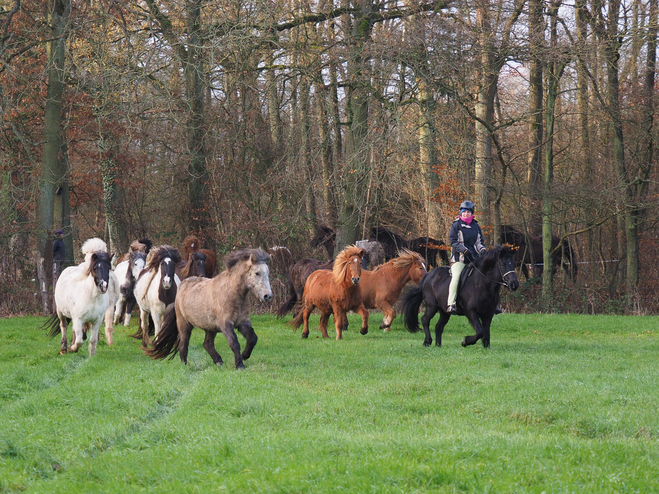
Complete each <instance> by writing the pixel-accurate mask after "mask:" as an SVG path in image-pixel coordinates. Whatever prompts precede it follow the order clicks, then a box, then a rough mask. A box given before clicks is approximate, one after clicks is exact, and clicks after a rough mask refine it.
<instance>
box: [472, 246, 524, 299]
mask: <svg viewBox="0 0 659 494" xmlns="http://www.w3.org/2000/svg"><path fill="white" fill-rule="evenodd" d="M479 261H480V262H479V263H478V264H480V269H481V270H482V271H483V272H489V273H491V275H492V277H493V278H494V279H498V280H499V282H500V283H502V284H503V285H504V286H506V287H508V289H509V290H510V291H511V292H514V291H515V290H517V289H518V288H519V280H518V279H517V273H515V253H514V251H513V250H512V249H511V248H510V247H508V246H505V245H504V246H502V245H497V246H496V247H495V248H494V249H490V250H488V251H486V252H485V254H483V256H482V257H481V259H479Z"/></svg>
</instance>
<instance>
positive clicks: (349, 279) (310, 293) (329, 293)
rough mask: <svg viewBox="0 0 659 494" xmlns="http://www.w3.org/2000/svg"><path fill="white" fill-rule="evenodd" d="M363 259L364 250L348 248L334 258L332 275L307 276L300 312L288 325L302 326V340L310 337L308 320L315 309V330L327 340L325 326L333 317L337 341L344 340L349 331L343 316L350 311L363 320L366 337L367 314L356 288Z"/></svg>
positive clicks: (323, 272) (323, 273) (358, 290)
mask: <svg viewBox="0 0 659 494" xmlns="http://www.w3.org/2000/svg"><path fill="white" fill-rule="evenodd" d="M363 255H364V251H363V249H360V248H359V247H355V246H351V247H348V248H346V249H344V250H343V251H342V252H340V253H339V255H337V256H336V259H335V260H334V267H333V268H332V271H331V272H330V271H327V270H317V271H314V272H313V273H311V274H310V275H309V278H307V282H306V283H305V285H304V295H303V296H302V307H301V310H300V311H299V312H298V313H297V315H296V316H295V317H294V318H293V320H292V321H290V323H289V324H290V325H291V326H293V327H294V328H299V327H300V325H302V323H304V330H303V331H302V338H308V337H309V316H310V315H311V313H312V312H313V310H314V308H315V307H317V308H318V310H319V311H320V312H321V315H320V326H319V328H318V329H320V331H321V332H322V333H323V338H328V335H327V323H328V321H329V316H330V315H332V314H333V315H334V326H335V328H336V339H337V340H340V339H341V338H343V331H345V330H346V329H347V328H348V318H347V316H346V314H347V312H348V311H350V310H352V311H355V312H357V313H358V314H360V315H361V316H362V329H361V331H360V332H361V334H366V333H368V315H369V314H368V311H367V310H366V309H365V308H364V304H363V303H362V293H361V289H360V287H359V280H360V278H361V273H362V256H363Z"/></svg>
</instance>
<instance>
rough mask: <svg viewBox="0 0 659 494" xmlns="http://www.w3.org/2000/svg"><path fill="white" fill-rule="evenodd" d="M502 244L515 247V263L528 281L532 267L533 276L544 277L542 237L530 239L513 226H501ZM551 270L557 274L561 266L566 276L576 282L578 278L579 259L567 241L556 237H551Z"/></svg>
mask: <svg viewBox="0 0 659 494" xmlns="http://www.w3.org/2000/svg"><path fill="white" fill-rule="evenodd" d="M501 242H502V243H504V244H509V245H511V246H513V250H515V261H516V263H517V266H519V267H521V270H522V273H523V274H524V276H525V278H526V279H527V280H528V279H529V278H530V277H531V273H529V269H528V266H529V265H530V266H531V269H532V274H533V276H536V277H537V276H542V271H543V268H544V263H543V259H542V236H538V237H533V238H528V237H527V236H526V235H524V233H522V232H521V231H520V230H518V229H517V228H515V227H514V226H512V225H501ZM551 249H552V250H551V252H552V254H551V264H552V266H551V269H552V273H553V274H556V270H557V268H558V267H559V266H561V267H562V268H563V270H564V271H565V274H567V276H568V277H569V278H570V279H572V280H574V279H575V278H576V276H577V271H578V268H577V258H576V255H575V253H574V250H572V247H571V246H570V243H569V242H568V241H567V240H563V242H562V243H561V242H560V239H559V238H558V237H557V236H556V235H552V237H551Z"/></svg>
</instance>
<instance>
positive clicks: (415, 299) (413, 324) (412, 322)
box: [401, 277, 425, 333]
mask: <svg viewBox="0 0 659 494" xmlns="http://www.w3.org/2000/svg"><path fill="white" fill-rule="evenodd" d="M424 280H425V277H424V279H423V280H421V283H419V285H418V286H413V287H411V288H408V289H407V290H405V292H403V295H402V297H401V300H402V305H403V309H402V312H403V321H404V322H405V327H406V328H407V330H408V331H409V332H410V333H417V332H418V331H419V329H420V328H419V308H420V307H421V302H423V282H424Z"/></svg>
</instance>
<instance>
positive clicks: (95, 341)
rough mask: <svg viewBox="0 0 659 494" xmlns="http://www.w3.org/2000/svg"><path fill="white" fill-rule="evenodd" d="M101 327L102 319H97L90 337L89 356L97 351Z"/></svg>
mask: <svg viewBox="0 0 659 494" xmlns="http://www.w3.org/2000/svg"><path fill="white" fill-rule="evenodd" d="M100 329H101V321H100V320H99V321H96V322H95V323H94V324H93V325H92V330H91V335H90V338H89V356H90V357H91V356H93V355H94V354H95V353H96V345H97V344H98V332H99V330H100Z"/></svg>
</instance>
